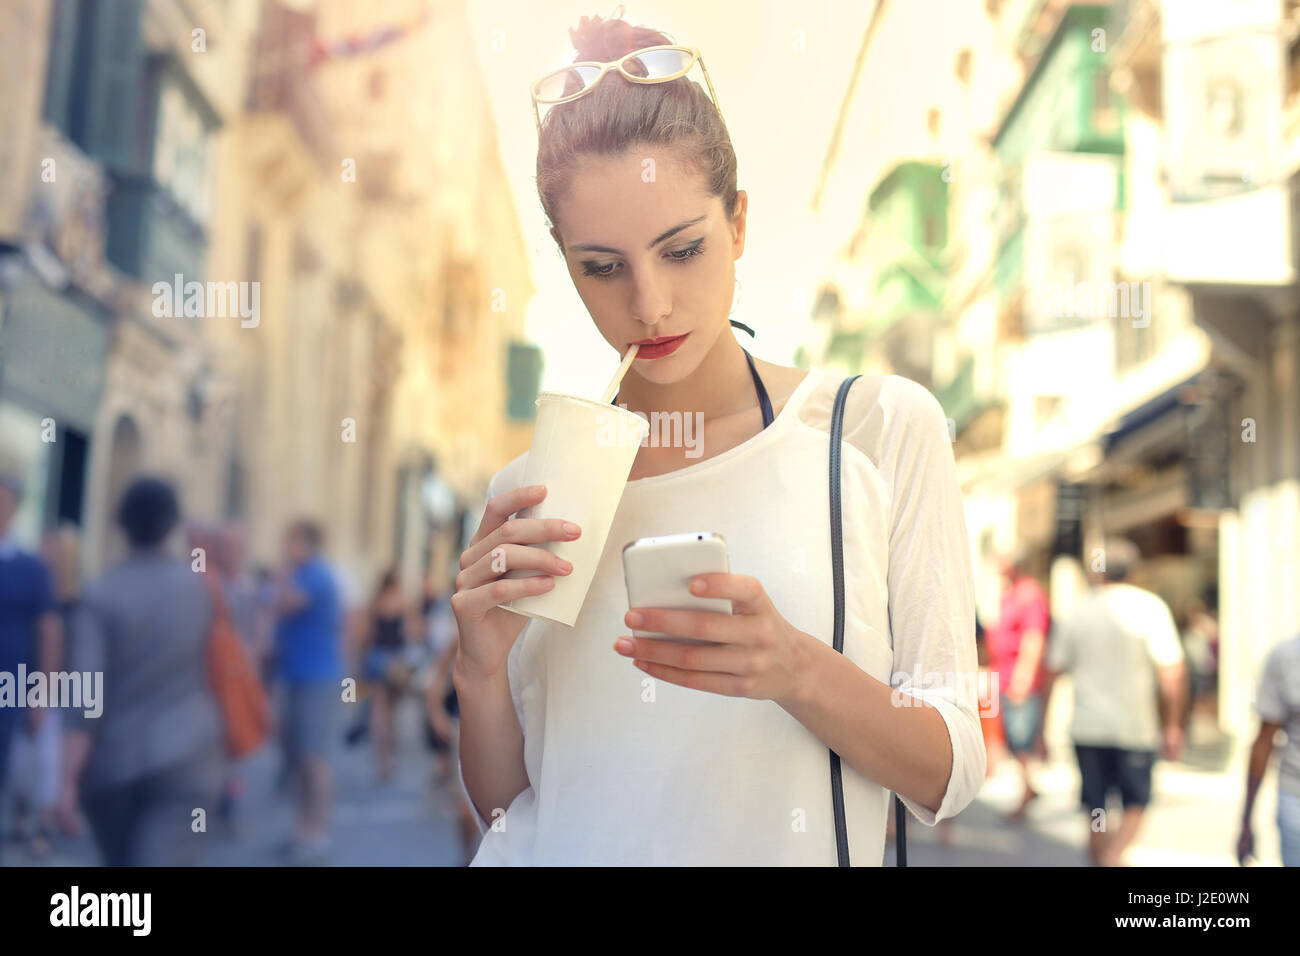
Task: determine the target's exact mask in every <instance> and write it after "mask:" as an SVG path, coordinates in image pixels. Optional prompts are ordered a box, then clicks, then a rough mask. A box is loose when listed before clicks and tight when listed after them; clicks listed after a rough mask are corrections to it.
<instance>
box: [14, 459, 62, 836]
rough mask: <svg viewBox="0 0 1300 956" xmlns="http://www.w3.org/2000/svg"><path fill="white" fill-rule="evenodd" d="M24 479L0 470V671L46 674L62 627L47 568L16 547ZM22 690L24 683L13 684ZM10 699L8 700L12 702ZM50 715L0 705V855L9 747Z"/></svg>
mask: <svg viewBox="0 0 1300 956" xmlns="http://www.w3.org/2000/svg"><path fill="white" fill-rule="evenodd" d="M22 497H23V481H22V477H21V476H20V475H19V474H18V473H17V472H16V471H7V472H3V473H0V672H6V673H8V674H10V675H15V676H14V677H12V678H11V680H14V681H15V682H16V680H17V678H16V675H17V672H18V669H19V668H20V667H22V668H24V669H25V670H26V672H27V673H28V675H31V674H32V673H34V672H36V671H38V670H39V671H43V672H44V673H45V674H46V675H47V677H48V676H49V675H50V674H51V673H52V672H53V671H57V670H58V669H59V668H60V667H61V666H62V655H63V628H62V626H61V625H60V623H59V614H58V606H57V604H56V603H55V597H54V589H53V585H52V582H51V579H50V572H49V570H48V568H46V566H45V564H44V563H43V562H42V561H41V560H40V559H39V558H38V557H37V556H36V555H34V554H31V553H30V552H28V551H25V550H23V549H22V548H20V547H19V546H18V541H17V538H16V537H15V536H14V527H13V525H14V518H15V517H16V515H17V514H18V506H19V505H20V504H21V503H22ZM17 691H18V693H25V692H26V687H18V688H17ZM11 703H12V702H11ZM48 716H49V714H48V711H47V709H46V708H44V707H31V708H26V709H20V708H17V707H14V706H0V859H2V858H3V855H4V843H5V837H6V836H7V833H8V831H7V829H6V824H5V814H4V806H5V803H6V799H5V784H6V778H7V777H8V770H9V764H10V748H11V746H12V744H13V742H14V740H15V738H16V737H17V736H18V735H22V736H23V737H25V738H27V739H28V740H31V739H33V738H35V737H37V735H38V734H40V732H41V728H42V725H43V724H44V723H45V721H46V719H47V718H48Z"/></svg>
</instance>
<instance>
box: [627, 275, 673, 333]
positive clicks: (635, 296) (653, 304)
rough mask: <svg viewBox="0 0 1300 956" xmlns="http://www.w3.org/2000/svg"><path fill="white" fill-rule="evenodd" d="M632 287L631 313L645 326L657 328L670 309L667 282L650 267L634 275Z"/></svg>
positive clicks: (670, 300) (670, 299) (670, 303)
mask: <svg viewBox="0 0 1300 956" xmlns="http://www.w3.org/2000/svg"><path fill="white" fill-rule="evenodd" d="M632 288H633V291H632V315H633V316H634V317H635V318H636V320H637V321H638V322H640V323H641V324H642V325H644V326H646V327H647V328H649V329H656V328H658V327H659V326H660V325H661V324H662V322H663V319H664V318H666V317H667V316H668V314H669V312H671V311H672V297H671V296H670V295H669V294H668V283H667V282H666V281H664V280H663V278H662V277H660V276H657V275H655V270H654V268H653V267H651V268H649V269H646V270H644V271H643V272H642V273H641V274H640V275H638V276H636V277H635V279H634V280H633V287H632Z"/></svg>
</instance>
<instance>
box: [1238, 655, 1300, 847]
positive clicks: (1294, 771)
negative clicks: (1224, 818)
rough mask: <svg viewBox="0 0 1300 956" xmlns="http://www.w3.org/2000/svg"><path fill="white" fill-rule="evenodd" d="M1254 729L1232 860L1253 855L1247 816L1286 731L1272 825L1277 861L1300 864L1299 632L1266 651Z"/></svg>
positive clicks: (1253, 805)
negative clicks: (1280, 735) (1277, 837)
mask: <svg viewBox="0 0 1300 956" xmlns="http://www.w3.org/2000/svg"><path fill="white" fill-rule="evenodd" d="M1255 711H1256V713H1257V714H1258V715H1259V733H1258V734H1257V735H1256V737H1255V744H1254V746H1252V747H1251V749H1250V764H1249V767H1248V769H1247V771H1246V806H1245V808H1244V809H1243V810H1242V814H1241V833H1240V835H1239V836H1238V837H1237V861H1238V862H1239V863H1240V864H1241V865H1242V866H1245V865H1246V860H1247V859H1249V858H1250V857H1253V856H1254V855H1255V833H1254V830H1253V828H1252V825H1251V822H1250V817H1251V812H1252V811H1253V810H1254V808H1255V796H1256V794H1258V793H1259V787H1260V784H1261V783H1263V780H1264V774H1265V773H1266V772H1267V771H1268V764H1269V760H1270V759H1271V758H1272V756H1273V747H1274V746H1275V743H1274V738H1275V737H1276V736H1277V732H1278V731H1279V730H1285V731H1286V743H1285V744H1284V745H1283V748H1282V762H1281V764H1280V765H1279V766H1278V771H1277V827H1278V830H1279V832H1280V834H1281V837H1282V865H1283V866H1300V635H1296V636H1295V637H1292V638H1290V639H1289V640H1286V641H1283V642H1282V643H1280V644H1278V645H1277V646H1276V647H1274V648H1273V649H1272V650H1271V651H1269V654H1268V657H1267V658H1266V659H1265V661H1264V668H1263V672H1262V673H1261V675H1260V679H1259V690H1258V692H1257V693H1256V695H1255Z"/></svg>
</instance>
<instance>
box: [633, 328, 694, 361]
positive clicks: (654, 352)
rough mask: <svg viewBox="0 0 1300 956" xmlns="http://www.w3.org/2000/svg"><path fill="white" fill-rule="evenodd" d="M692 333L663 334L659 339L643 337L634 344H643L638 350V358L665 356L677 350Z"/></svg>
mask: <svg viewBox="0 0 1300 956" xmlns="http://www.w3.org/2000/svg"><path fill="white" fill-rule="evenodd" d="M690 334H691V333H689V332H686V333H684V334H682V335H662V336H660V337H659V338H657V339H642V340H641V341H640V342H634V343H632V344H633V345H639V346H641V347H640V348H639V349H637V350H636V357H637V359H638V360H639V359H656V358H663V357H664V356H665V355H672V354H673V353H674V352H676V351H677V349H678V348H679V347H680V346H681V344H682V343H683V342H685V341H686V338H687V336H689V335H690Z"/></svg>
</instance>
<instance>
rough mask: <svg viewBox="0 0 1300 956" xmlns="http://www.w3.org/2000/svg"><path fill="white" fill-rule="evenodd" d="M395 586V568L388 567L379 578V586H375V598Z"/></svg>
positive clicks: (377, 598)
mask: <svg viewBox="0 0 1300 956" xmlns="http://www.w3.org/2000/svg"><path fill="white" fill-rule="evenodd" d="M395 587H397V569H396V568H389V569H388V570H387V571H385V572H384V573H383V575H382V576H381V577H380V578H379V587H377V588H375V600H376V601H378V600H379V599H380V598H381V597H382V596H383V595H384V592H385V591H389V590H391V589H393V588H395Z"/></svg>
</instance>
